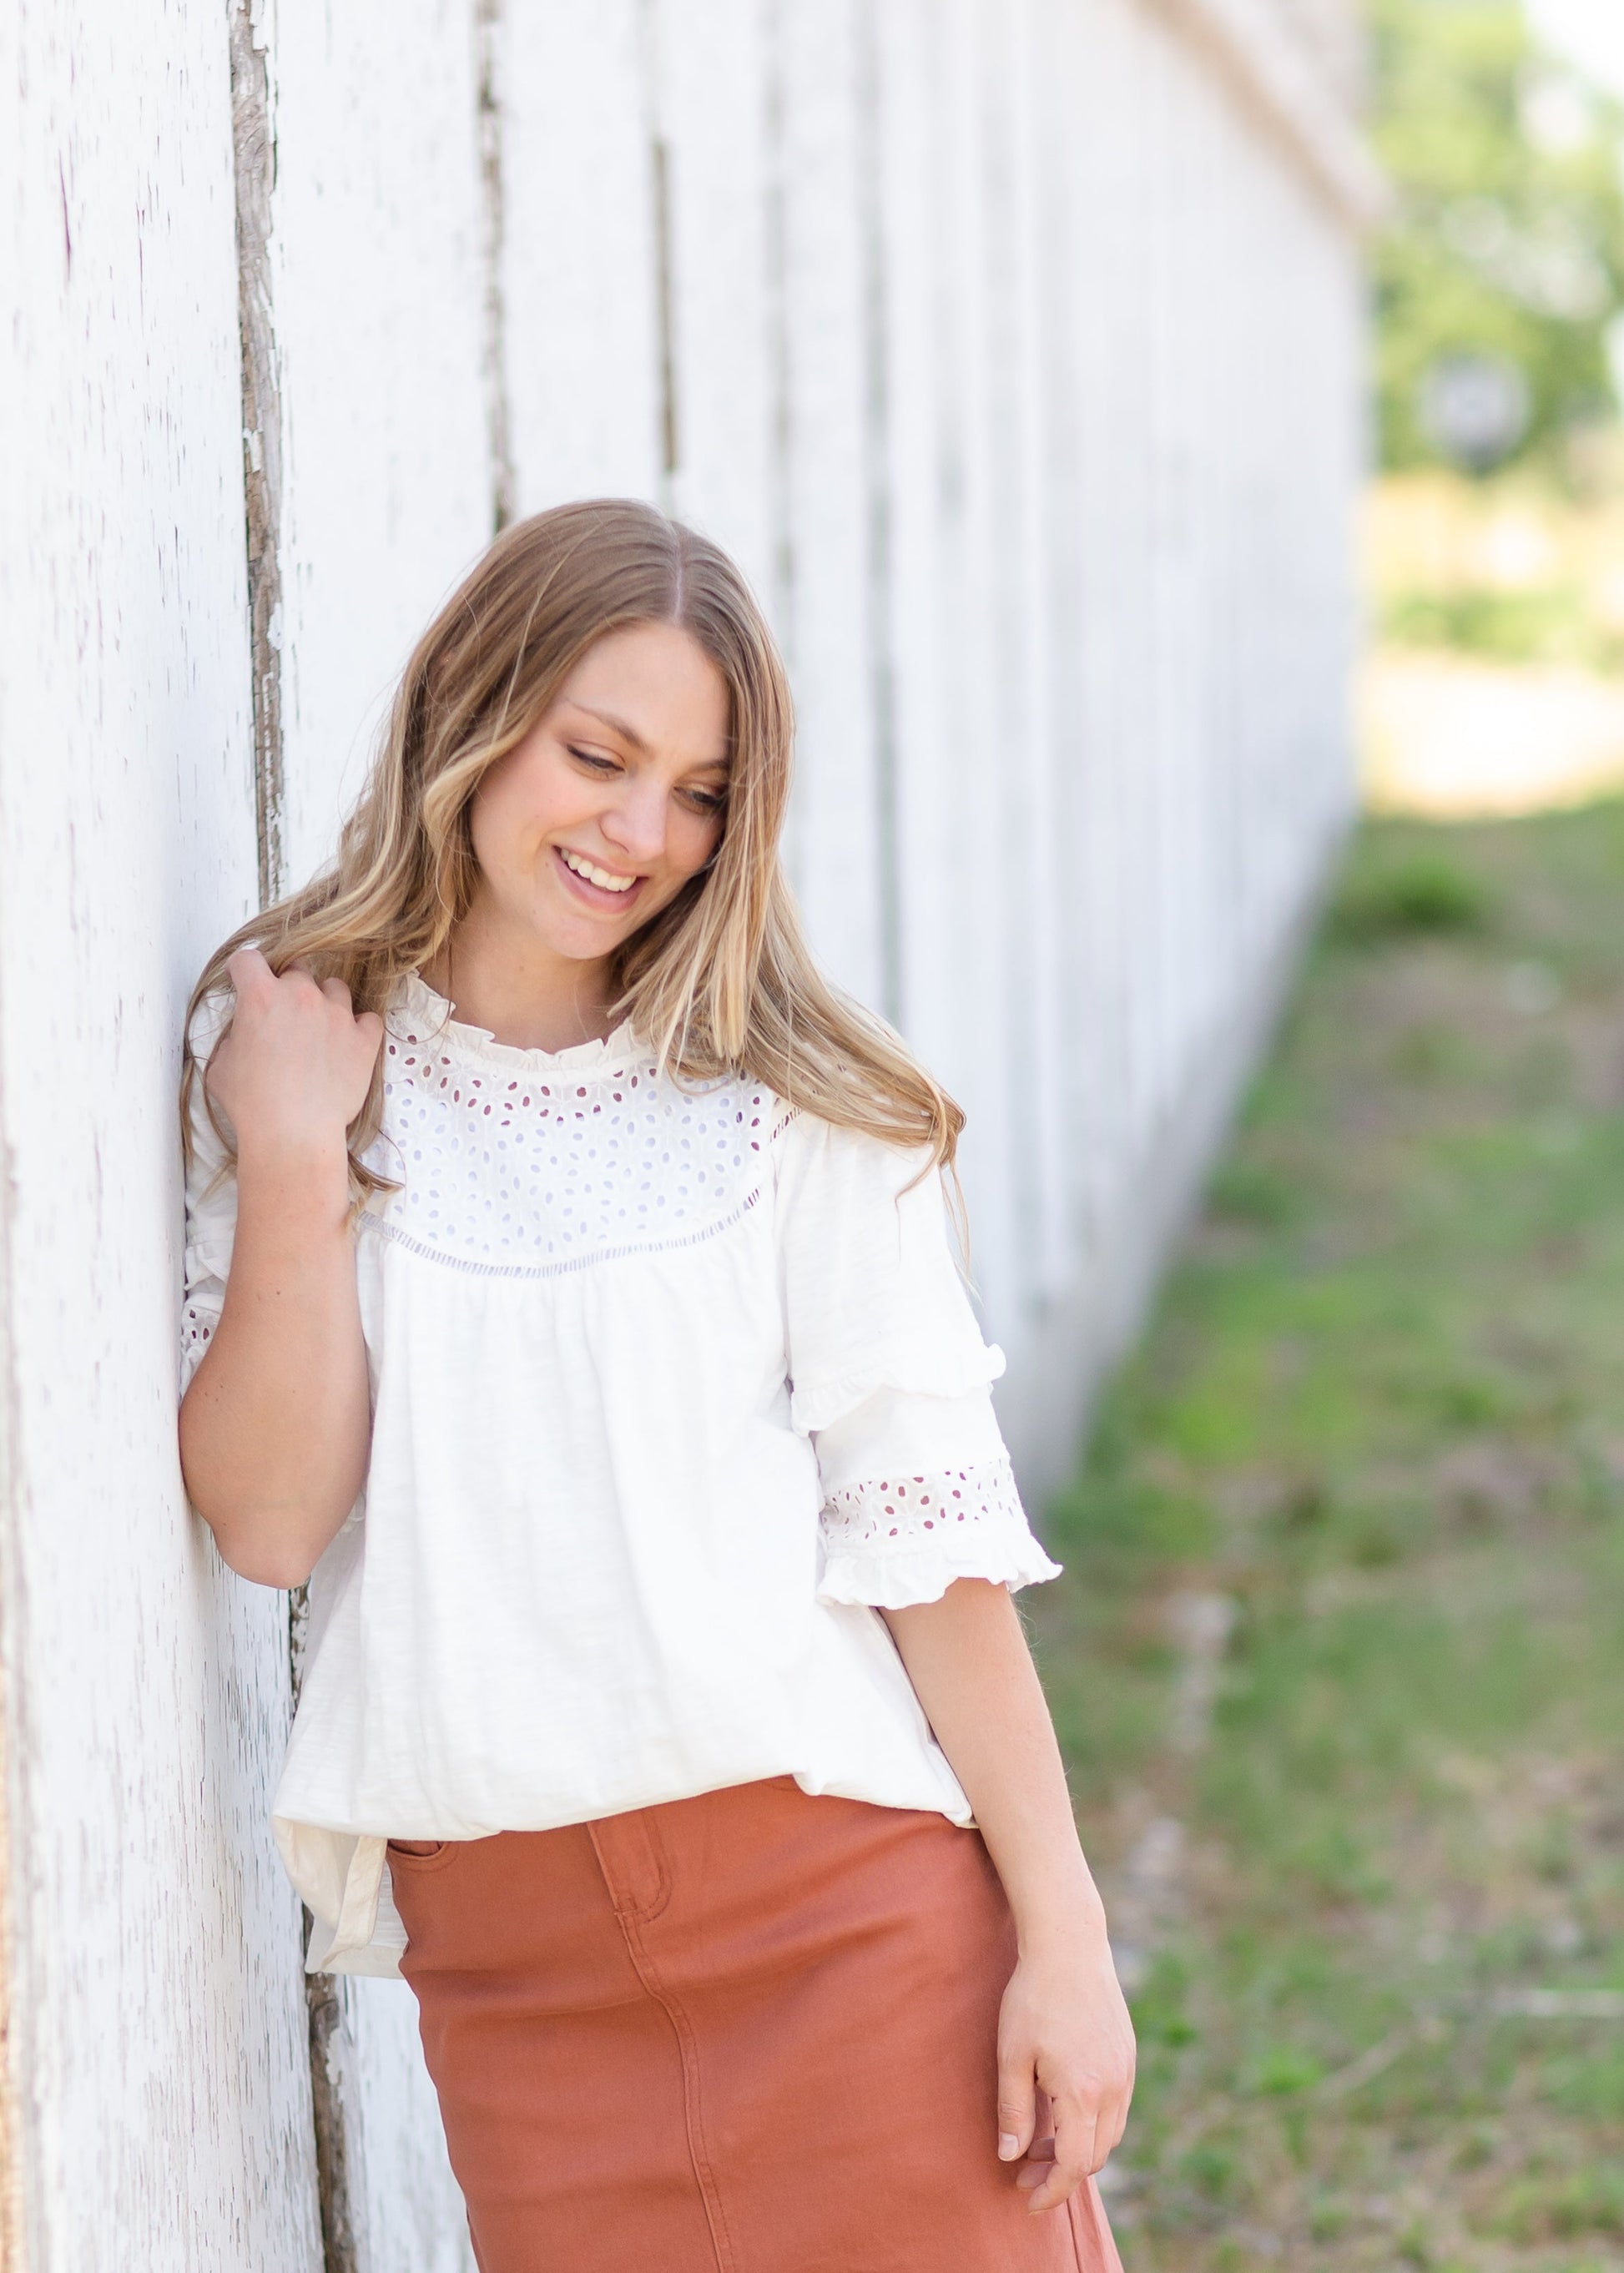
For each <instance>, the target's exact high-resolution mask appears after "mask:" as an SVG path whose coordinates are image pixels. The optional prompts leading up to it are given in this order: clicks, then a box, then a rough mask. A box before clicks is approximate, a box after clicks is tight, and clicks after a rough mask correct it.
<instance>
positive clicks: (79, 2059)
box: [0, 0, 320, 2273]
mask: <svg viewBox="0 0 1624 2273" xmlns="http://www.w3.org/2000/svg"><path fill="white" fill-rule="evenodd" d="M0 105H3V106H4V110H3V112H0V151H4V158H3V159H0V171H3V172H4V180H5V186H6V198H5V209H6V215H7V219H6V221H5V224H4V227H5V229H6V230H7V232H8V246H9V252H10V255H11V257H10V259H8V261H7V263H6V274H7V278H8V285H7V295H8V301H9V305H8V309H7V324H8V332H9V349H8V355H7V356H6V358H5V366H4V379H0V386H3V387H4V398H3V401H4V409H3V413H0V416H3V420H4V431H5V432H6V433H7V434H8V435H9V436H11V438H13V441H14V443H15V442H16V440H17V439H18V438H20V437H23V436H26V437H27V438H28V439H27V444H26V447H15V448H14V451H13V457H12V462H11V468H10V470H9V475H8V480H7V482H6V484H5V485H4V507H3V508H0V511H3V513H4V518H3V519H0V611H3V612H4V619H5V622H6V626H7V639H6V663H5V683H4V742H3V744H0V869H3V871H4V877H5V890H4V896H0V1122H3V1124H4V1129H3V1139H4V1157H5V1190H4V1208H5V1242H4V1244H5V1258H4V1259H5V1272H6V1277H5V1318H4V1337H5V1339H4V1402H5V1407H6V1413H7V1423H8V1426H7V1431H6V1434H7V1438H8V1443H7V1448H6V1449H7V1462H6V1471H5V1477H4V1483H5V1499H4V1510H3V1511H0V1554H3V1557H4V1667H5V1707H6V1715H7V1721H8V1739H9V1752H10V1759H9V1763H8V1767H9V1781H10V1793H9V1801H10V1807H9V1812H10V1819H11V1824H10V1828H11V1841H12V1849H11V1887H10V1894H11V1909H12V1919H11V1923H12V1928H13V1934H12V1956H13V1962H14V1966H15V1975H14V1979H13V1981H12V1984H11V2023H12V2029H13V2038H12V2043H11V2059H12V2061H13V2062H14V2074H15V2077H16V2080H17V2082H18V2085H19V2099H20V2104H19V2110H18V2116H19V2160H20V2164H21V2185H22V2194H23V2215H22V2219H21V2224H22V2228H23V2232H22V2253H23V2262H25V2263H26V2266H27V2267H28V2269H29V2273H80V2269H82V2268H85V2267H86V2266H95V2265H103V2264H108V2263H109V2262H118V2263H121V2264H128V2265H132V2266H136V2265H139V2266H143V2267H147V2266H150V2267H153V2268H162V2269H166V2273H167V2269H170V2268H195V2269H197V2273H215V2269H218V2268H220V2267H222V2266H231V2267H233V2268H238V2267H240V2268H243V2269H244V2273H259V2269H264V2273H273V2269H274V2273H294V2269H297V2273H307V2269H308V2273H314V2269H315V2268H316V2266H317V2265H318V2264H319V2262H320V2239H319V2235H318V2233H317V2230H316V2223H315V2188H314V2172H313V2167H312V2160H313V2158H312V2139H311V2119H310V2088H309V2070H308V2065H307V2062H306V2059H305V2018H304V2000H303V1997H302V1994H301V1991H300V1985H299V1980H298V1932H299V1924H298V1917H297V1908H296V1905H295V1904H294V1902H293V1901H292V1898H291V1895H290V1894H289V1891H288V1888H287V1887H286V1885H285V1882H283V1880H282V1874H281V1872H280V1869H279V1867H278V1865H277V1864H276V1862H275V1859H274V1854H273V1851H272V1849H271V1845H270V1839H269V1828H268V1824H267V1817H266V1802H267V1791H268V1787H269V1782H270V1778H271V1776H272V1774H274V1769H275V1767H276V1763H277V1760H278V1758H279V1756H280V1752H281V1749H282V1741H283V1737H284V1735H285V1730H286V1724H287V1714H288V1704H289V1698H288V1657H287V1630H286V1617H285V1610H284V1608H283V1605H282V1602H281V1600H280V1598H278V1597H276V1596H274V1595H272V1594H267V1593H264V1592H262V1591H261V1590H259V1589H256V1588H253V1587H247V1586H244V1585H243V1584H242V1583H241V1582H239V1581H237V1580H236V1579H232V1578H230V1577H229V1576H228V1575H227V1574H225V1573H224V1572H222V1569H221V1567H220V1565H219V1563H218V1560H217V1558H216V1557H215V1556H214V1549H213V1547H212V1545H211V1544H210V1543H209V1542H207V1535H206V1534H204V1533H203V1532H202V1529H201V1527H200V1526H199V1524H198V1523H197V1522H196V1521H195V1519H193V1518H192V1517H191V1516H190V1515H189V1514H188V1513H187V1512H186V1509H185V1505H184V1499H183V1497H182V1493H181V1489H180V1482H179V1475H178V1470H177V1460H176V1452H175V1424H174V1413H175V1354H174V1353H175V1334H176V1319H177V1282H178V1275H179V1249H180V1238H181V1217H180V1163H179V1158H178V1149H177V1120H176V1102H175V1084H176V1079H177V1073H178V1063H179V1041H180V1027H181V1019H182V1012H183V1009H184V1002H185V998H186V994H187V992H188V990H189V987H190V986H191V982H192V977H193V975H194V973H195V971H196V970H197V968H198V966H199V963H200V962H201V960H202V958H203V956H204V954H205V953H206V951H207V949H208V948H209V947H211V946H212V945H213V944H214V941H216V940H217V939H218V938H219V936H220V935H221V934H222V933H223V931H224V930H225V929H226V928H227V927H228V926H229V925H230V924H231V923H233V922H235V921H236V920H237V919H238V918H240V917H241V916H242V915H243V913H244V911H246V910H247V908H249V907H250V906H251V905H252V902H253V898H254V895H255V889H256V851H255V838H254V818H253V814H254V807H253V790H252V749H251V741H250V729H249V671H248V642H247V599H246V592H245V587H244V527H243V492H242V459H241V401H240V393H239V366H238V349H237V285H236V259H235V251H234V243H233V237H234V229H233V205H232V169H231V148H232V143H231V124H230V112H229V86H228V59H227V49H226V41H225V25H224V20H223V18H222V16H221V15H219V14H217V13H216V12H214V11H208V10H195V11H193V10H182V9H178V8H177V7H175V6H172V5H162V4H159V0H134V4H132V6H131V7H129V8H127V9H124V10H122V11H115V12H114V13H113V14H112V15H110V16H109V15H107V14H105V13H102V12H98V13H96V14H95V15H94V19H93V18H92V17H91V16H90V15H88V14H86V11H83V10H81V9H79V8H77V7H69V8H66V9H64V8H62V7H54V8H50V9H47V8H41V7H37V6H34V4H32V0H29V4H26V5H25V6H23V7H21V8H19V9H13V10H11V11H8V13H7V15H6V17H5V19H4V25H3V26H0Z"/></svg>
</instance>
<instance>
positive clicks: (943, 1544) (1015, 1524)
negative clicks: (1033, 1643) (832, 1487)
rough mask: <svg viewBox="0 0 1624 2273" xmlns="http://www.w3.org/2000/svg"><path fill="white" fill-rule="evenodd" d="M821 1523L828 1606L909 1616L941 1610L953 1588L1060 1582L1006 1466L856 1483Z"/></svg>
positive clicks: (991, 1463)
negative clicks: (910, 1608) (929, 1607)
mask: <svg viewBox="0 0 1624 2273" xmlns="http://www.w3.org/2000/svg"><path fill="white" fill-rule="evenodd" d="M822 1521H823V1544H824V1548H825V1550H826V1554H827V1558H828V1559H827V1564H826V1567H825V1570H824V1574H823V1585H822V1586H821V1587H819V1589H818V1594H819V1599H820V1600H821V1601H823V1602H866V1603H868V1604H871V1605H873V1606H876V1607H878V1608H881V1609H904V1608H906V1606H907V1605H908V1604H910V1603H914V1602H935V1601H936V1599H937V1597H938V1596H940V1595H941V1594H944V1593H945V1592H946V1591H947V1588H948V1587H950V1586H951V1584H952V1582H953V1580H954V1579H992V1580H994V1581H996V1582H998V1583H1001V1584H1003V1585H1004V1586H1008V1587H1026V1586H1031V1585H1033V1584H1034V1582H1036V1581H1038V1580H1041V1579H1053V1578H1056V1577H1058V1575H1059V1571H1060V1565H1059V1564H1057V1563H1051V1562H1050V1560H1049V1557H1048V1556H1047V1555H1045V1553H1044V1552H1043V1549H1041V1546H1040V1545H1039V1544H1038V1542H1037V1541H1036V1540H1035V1539H1034V1537H1033V1535H1032V1532H1031V1529H1030V1527H1028V1525H1027V1522H1026V1511H1025V1510H1024V1508H1023V1507H1022V1506H1021V1504H1020V1494H1019V1491H1018V1490H1017V1489H1016V1486H1015V1477H1014V1474H1013V1471H1012V1470H1011V1467H1010V1463H1009V1461H1008V1459H1007V1458H1006V1459H997V1460H988V1461H981V1462H979V1463H977V1464H976V1465H974V1466H973V1467H966V1468H944V1469H942V1470H939V1471H937V1472H936V1473H935V1474H926V1475H904V1476H891V1477H879V1478H876V1479H875V1480H874V1481H872V1482H862V1483H859V1484H853V1485H851V1486H850V1487H848V1489H846V1490H845V1491H838V1492H835V1493H833V1494H832V1495H831V1497H830V1498H829V1499H828V1500H827V1501H826V1502H825V1504H824V1506H823V1518H822Z"/></svg>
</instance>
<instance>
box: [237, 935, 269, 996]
mask: <svg viewBox="0 0 1624 2273" xmlns="http://www.w3.org/2000/svg"><path fill="white" fill-rule="evenodd" d="M226 975H227V977H228V978H229V979H230V981H231V985H232V988H233V990H234V991H235V993H236V994H237V997H238V999H239V1001H240V1000H241V998H242V997H243V996H244V995H245V994H260V993H262V992H263V991H264V989H265V988H266V987H267V986H274V985H275V984H276V975H275V973H274V971H272V969H271V966H270V964H268V963H267V961H266V959H265V957H264V956H262V955H261V954H260V952H259V949H258V948H257V947H239V948H238V949H237V953H236V954H235V955H234V956H231V957H230V958H229V961H228V962H227V964H226Z"/></svg>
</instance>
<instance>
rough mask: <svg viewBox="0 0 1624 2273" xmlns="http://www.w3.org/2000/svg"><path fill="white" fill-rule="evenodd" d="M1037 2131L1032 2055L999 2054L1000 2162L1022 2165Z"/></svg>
mask: <svg viewBox="0 0 1624 2273" xmlns="http://www.w3.org/2000/svg"><path fill="white" fill-rule="evenodd" d="M1036 2129H1037V2074H1036V2071H1035V2069H1034V2066H1033V2060H1032V2055H1031V2053H1030V2052H1024V2053H1023V2052H1017V2051H1015V2050H1013V2049H1011V2050H1010V2051H1008V2052H1004V2051H1003V2050H1000V2052H999V2054H998V2159H999V2161H1000V2162H1003V2163H1014V2162H1019V2159H1020V2157H1021V2156H1023V2155H1024V2154H1025V2153H1026V2149H1027V2148H1028V2147H1029V2146H1030V2145H1031V2144H1032V2134H1033V2133H1034V2131H1035V2130H1036Z"/></svg>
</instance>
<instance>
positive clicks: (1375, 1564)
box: [1026, 804, 1624, 2273]
mask: <svg viewBox="0 0 1624 2273" xmlns="http://www.w3.org/2000/svg"><path fill="white" fill-rule="evenodd" d="M1049 1534H1050V1537H1051V1540H1052V1542H1053V1543H1054V1544H1055V1546H1056V1550H1057V1551H1058V1552H1059V1553H1060V1554H1061V1555H1062V1556H1063V1557H1064V1559H1065V1562H1066V1564H1067V1572H1066V1576H1065V1577H1064V1579H1062V1580H1060V1581H1059V1582H1057V1583H1056V1585H1055V1586H1053V1587H1049V1588H1045V1589H1041V1590H1037V1591H1035V1592H1034V1594H1032V1595H1030V1596H1028V1597H1027V1598H1026V1600H1027V1602H1028V1603H1029V1604H1030V1605H1031V1612H1032V1617H1033V1620H1034V1628H1035V1635H1034V1638H1035V1639H1036V1642H1037V1645H1038V1648H1039V1652H1040V1655H1041V1661H1042V1663H1043V1667H1044V1672H1045V1678H1046V1680H1047V1682H1048V1684H1049V1691H1050V1694H1051V1698H1052V1699H1053V1701H1054V1704H1055V1707H1056V1719H1057V1721H1058V1723H1059V1726H1060V1729H1061V1732H1062V1739H1063V1742H1064V1745H1065V1747H1066V1751H1067V1754H1068V1758H1069V1761H1070V1765H1071V1775H1072V1782H1073V1788H1074V1790H1075V1793H1076V1797H1077V1800H1078V1805H1079V1819H1080V1821H1081V1823H1082V1826H1083V1829H1084V1834H1085V1842H1086V1845H1087V1846H1088V1848H1089V1850H1090V1852H1091V1854H1092V1855H1093V1856H1094V1857H1095V1859H1096V1862H1097V1864H1098V1865H1099V1866H1100V1868H1101V1874H1102V1876H1103V1878H1104V1879H1105V1881H1106V1884H1107V1887H1108V1892H1110V1893H1112V1894H1114V1896H1115V1898H1116V1899H1115V1916H1116V1933H1117V1936H1118V1938H1119V1939H1120V1941H1121V1943H1122V1946H1123V1954H1124V1962H1125V1964H1126V1966H1127V1967H1128V1969H1130V1970H1131V1971H1132V1974H1133V1977H1134V1999H1135V2005H1136V2011H1137V2017H1138V2021H1139V2029H1140V2036H1141V2046H1142V2066H1141V2083H1140V2089H1139V2099H1138V2102H1137V2105H1136V2112H1135V2117H1134V2121H1133V2125H1132V2130H1131V2132H1130V2134H1129V2139H1128V2142H1127V2144H1126V2147H1125V2149H1124V2153H1123V2155H1122V2156H1121V2157H1118V2166H1117V2167H1116V2169H1115V2170H1114V2171H1113V2172H1112V2173H1111V2176H1112V2178H1113V2179H1115V2181H1116V2183H1115V2185H1114V2186H1113V2187H1112V2189H1111V2192H1110V2195H1109V2199H1110V2202H1111V2208H1112V2215H1113V2218H1114V2220H1115V2221H1116V2224H1117V2225H1118V2228H1119V2230H1120V2232H1121V2237H1122V2241H1123V2247H1124V2257H1125V2259H1126V2261H1127V2264H1128V2268H1129V2273H1151V2269H1157V2273H1163V2269H1165V2273H1173V2269H1178V2273H1185V2269H1191V2273H1193V2269H1198V2268H1199V2269H1203V2273H1205V2269H1208V2268H1211V2269H1226V2273H1227V2269H1239V2268H1245V2267H1250V2266H1254V2265H1256V2266H1270V2267H1273V2266H1290V2267H1299V2266H1300V2267H1307V2266H1310V2265H1312V2266H1313V2267H1315V2268H1327V2269H1341V2268H1347V2269H1354V2268H1360V2269H1363V2268H1372V2269H1373V2268H1381V2269H1395V2268H1400V2267H1405V2266H1409V2267H1415V2268H1423V2269H1424V2268H1429V2267H1434V2268H1439V2269H1447V2268H1458V2269H1465V2268H1471V2269H1479V2268H1481V2269H1502V2268H1504V2269H1512V2268H1515V2269H1519V2273H1521V2269H1530V2273H1531V2269H1536V2268H1538V2269H1540V2273H1546V2269H1549V2273H1559V2269H1560V2273H1602V2269H1604V2268H1605V2269H1616V2268H1624V805H1611V804H1610V805H1605V806H1595V807H1592V808H1590V809H1589V810H1587V811H1584V812H1581V813H1577V814H1562V815H1558V816H1547V817H1543V818H1538V819H1533V820H1524V821H1515V822H1509V823H1500V824H1495V825H1492V826H1476V827H1469V828H1458V829H1439V828H1432V827H1427V826H1425V825H1421V824H1417V823H1403V822H1393V821H1384V822H1380V823H1375V824H1372V825H1370V826H1368V827H1367V828H1366V829H1365V831H1364V832H1363V834H1362V836H1361V837H1360V839H1359V842H1358V844H1357V847H1356V848H1355V851H1354V855H1353V858H1352V860H1351V862H1350V867H1349V870H1348V873H1347V874H1346V876H1345V878H1344V881H1343V884H1342V891H1341V894H1340V896H1339V898H1338V900H1337V902H1336V904H1335V907H1334V909H1333V911H1332V912H1331V915H1330V917H1329V919H1328V920H1327V924H1326V926H1325V927H1324V930H1323V933H1322V935H1321V938H1320V940H1319V944H1318V946H1317V948H1316V949H1315V952H1314V955H1313V956H1312V962H1311V964H1310V967H1309V969H1308V971H1307V972H1306V974H1305V977H1304V982H1303V984H1302V986H1301V988H1300V990H1299V994H1298V997H1297V1003H1296V1007H1295V1009H1294V1011H1293V1013H1292V1016H1291V1017H1290V1019H1289V1024H1288V1026H1287V1029H1286V1031H1285V1032H1284V1034H1283V1036H1282V1040H1281V1044H1280V1046H1279V1048H1278V1050H1277V1052H1276V1054H1275V1057H1274V1061H1273V1063H1272V1065H1271V1066H1270V1068H1269V1069H1268V1070H1267V1073H1266V1075H1265V1076H1264V1077H1263V1079H1262V1080H1261V1081H1260V1083H1259V1085H1258V1087H1257V1090H1256V1092H1255V1094H1254V1096H1253V1098H1252V1103H1251V1106H1250V1108H1249V1111H1248V1114H1247V1115H1246V1119H1245V1122H1244V1128H1243V1129H1242V1130H1241V1132H1240V1134H1239V1136H1238V1137H1237V1142H1236V1144H1235V1145H1234V1147H1233V1149H1232V1151H1231V1152H1230V1155H1229V1159H1228V1160H1227V1161H1226V1162H1225V1164H1224V1165H1223V1167H1222V1169H1221V1170H1220V1172H1219V1174H1218V1175H1217V1177H1216V1179H1215V1181H1214V1188H1213V1190H1212V1194H1211V1197H1210V1200H1209V1204H1208V1207H1207V1212H1206V1215H1205V1217H1204V1219H1203V1220H1202V1222H1201V1224H1200V1226H1199V1229H1198V1230H1197V1232H1196V1234H1194V1236H1193V1238H1192V1241H1191V1242H1189V1245H1188V1248H1187V1251H1186V1253H1185V1255H1184V1259H1183V1262H1182V1264H1181V1266H1180V1268H1179V1269H1178V1271H1177V1273H1176V1276H1175V1278H1174V1279H1173V1281H1172V1283H1171V1284H1170V1286H1169V1290H1168V1292H1167V1294H1166V1296H1165V1299H1164V1300H1163V1302H1162V1306H1161V1309H1160V1312H1159V1315H1158V1317H1157V1318H1156V1321H1155V1323H1154V1328H1153V1330H1152V1332H1151V1333H1150V1335H1149V1337H1148V1339H1147V1344H1146V1347H1145V1348H1144V1350H1143V1352H1142V1354H1141V1355H1140V1357H1139V1360H1138V1361H1137V1362H1136V1363H1135V1364H1134V1366H1133V1367H1132V1369H1131V1370H1130V1371H1129V1373H1128V1374H1127V1376H1126V1377H1124V1379H1123V1380H1122V1382H1121V1383H1120V1384H1118V1386H1117V1388H1116V1392H1115V1393H1114V1395H1113V1396H1112V1398H1111V1399H1109V1404H1108V1407H1107V1409H1106V1410H1105V1411H1104V1413H1103V1414H1102V1415H1101V1419H1100V1422H1099V1424H1098V1427H1097V1429H1096V1435H1095V1442H1094V1451H1093V1453H1092V1455H1091V1458H1090V1461H1089V1464H1088V1466H1087V1467H1086V1472H1085V1474H1083V1475H1082V1476H1081V1478H1080V1479H1079V1482H1078V1483H1077V1484H1076V1485H1075V1487H1074V1488H1073V1489H1072V1490H1071V1492H1070V1493H1068V1494H1067V1495H1065V1496H1064V1497H1063V1498H1062V1499H1061V1500H1060V1502H1059V1503H1058V1504H1056V1506H1055V1508H1054V1509H1053V1510H1052V1511H1051V1513H1050V1519H1049Z"/></svg>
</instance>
